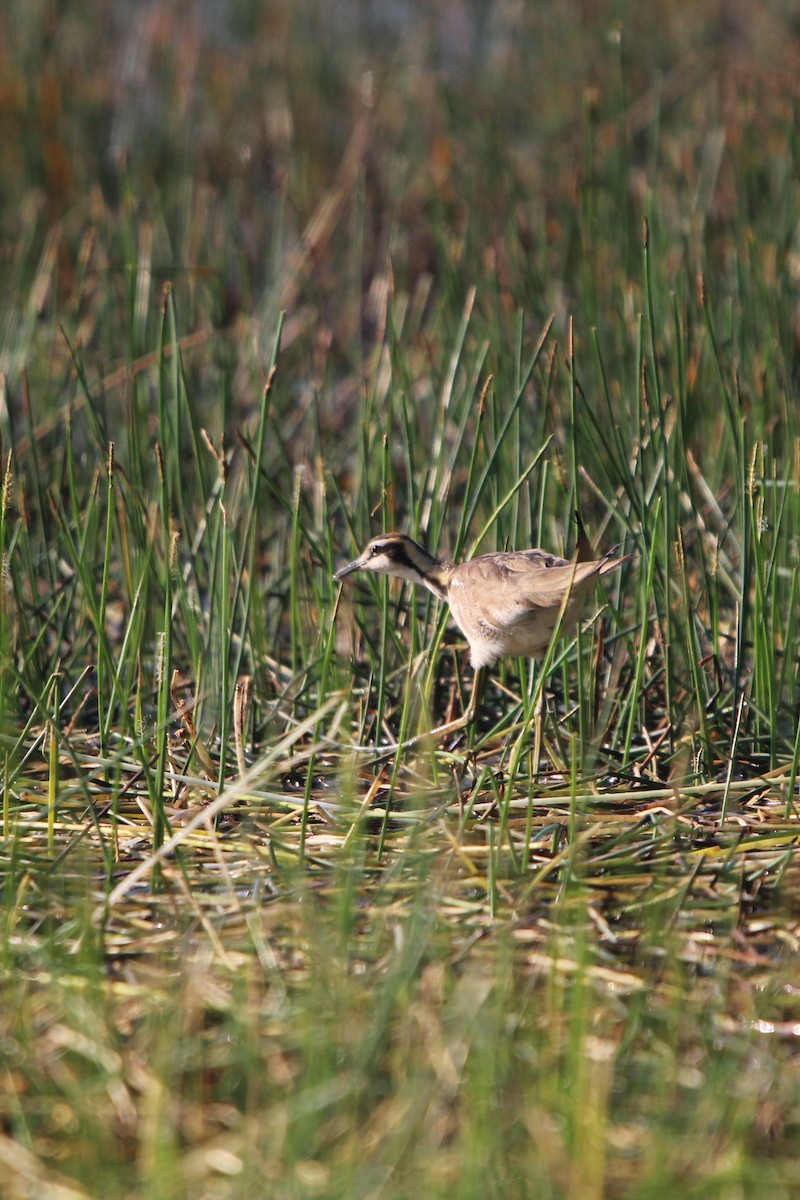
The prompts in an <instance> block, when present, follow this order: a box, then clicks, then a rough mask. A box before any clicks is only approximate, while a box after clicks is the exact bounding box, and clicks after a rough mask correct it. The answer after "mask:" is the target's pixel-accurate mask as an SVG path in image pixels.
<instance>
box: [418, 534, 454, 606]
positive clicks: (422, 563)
mask: <svg viewBox="0 0 800 1200" xmlns="http://www.w3.org/2000/svg"><path fill="white" fill-rule="evenodd" d="M420 550H421V547H420ZM452 573H453V567H452V564H451V563H449V562H446V561H445V560H444V559H441V558H434V556H433V555H432V554H428V552H427V551H424V552H422V553H417V554H415V555H414V563H413V573H412V575H411V577H412V578H413V579H414V581H415V582H416V583H421V584H422V585H423V586H424V587H426V588H427V589H428V591H430V592H433V594H434V596H438V598H439V599H440V600H446V599H447V585H448V584H449V582H450V576H451V575H452Z"/></svg>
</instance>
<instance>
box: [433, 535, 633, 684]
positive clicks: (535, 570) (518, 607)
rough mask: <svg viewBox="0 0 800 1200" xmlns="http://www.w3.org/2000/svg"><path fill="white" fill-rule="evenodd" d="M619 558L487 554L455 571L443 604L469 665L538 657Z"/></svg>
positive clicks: (567, 625)
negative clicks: (461, 637)
mask: <svg viewBox="0 0 800 1200" xmlns="http://www.w3.org/2000/svg"><path fill="white" fill-rule="evenodd" d="M623 561H624V559H614V558H602V559H598V560H596V561H594V562H574V561H571V560H569V559H565V558H560V557H559V556H558V555H556V554H549V553H548V552H547V551H545V550H522V551H516V552H501V553H498V554H486V555H482V556H481V557H480V558H473V559H470V560H469V561H468V562H465V563H461V564H460V565H459V566H457V567H454V568H453V570H452V572H451V574H450V578H449V581H448V588H447V600H448V603H449V605H450V610H451V612H452V614H453V619H454V620H455V622H456V624H457V625H458V627H459V629H461V631H462V633H463V634H464V636H465V637H466V639H467V641H468V642H469V646H470V657H471V660H472V665H473V666H474V667H476V668H477V667H483V666H488V665H489V664H491V663H493V662H495V661H496V660H497V659H498V658H501V657H502V656H503V655H507V654H508V655H513V656H522V657H534V658H539V657H542V656H543V655H544V654H545V653H546V651H547V647H548V646H549V645H550V641H551V639H552V636H553V633H554V631H555V629H556V626H557V625H558V622H559V615H560V613H561V609H562V604H564V603H565V597H566V603H565V607H564V613H563V618H562V621H561V630H562V632H567V631H568V630H569V629H571V628H572V627H573V626H574V625H575V624H576V623H577V622H578V621H579V620H580V617H581V614H582V612H583V609H584V607H585V604H586V600H587V598H588V597H589V595H590V594H591V592H592V590H593V589H594V587H595V585H596V583H597V579H598V578H599V576H600V575H605V574H606V573H607V572H609V571H613V570H615V569H616V568H617V567H618V566H619V565H620V564H621V563H622V562H623Z"/></svg>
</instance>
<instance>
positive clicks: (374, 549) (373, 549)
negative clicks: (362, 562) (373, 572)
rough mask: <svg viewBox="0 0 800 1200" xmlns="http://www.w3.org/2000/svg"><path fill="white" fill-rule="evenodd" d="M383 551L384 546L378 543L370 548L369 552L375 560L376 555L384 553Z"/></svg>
mask: <svg viewBox="0 0 800 1200" xmlns="http://www.w3.org/2000/svg"><path fill="white" fill-rule="evenodd" d="M382 551H383V546H382V545H381V544H380V542H376V543H375V545H374V546H370V548H369V552H370V555H371V556H372V558H374V557H375V555H376V554H380V553H382Z"/></svg>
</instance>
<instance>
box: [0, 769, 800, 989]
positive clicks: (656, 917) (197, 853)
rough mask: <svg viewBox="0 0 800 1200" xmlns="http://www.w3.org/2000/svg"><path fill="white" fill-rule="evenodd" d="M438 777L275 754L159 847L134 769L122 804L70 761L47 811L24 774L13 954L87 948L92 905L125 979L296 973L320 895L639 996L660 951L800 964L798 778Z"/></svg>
mask: <svg viewBox="0 0 800 1200" xmlns="http://www.w3.org/2000/svg"><path fill="white" fill-rule="evenodd" d="M76 762H80V763H81V764H83V765H84V766H85V775H84V776H83V777H82V778H81V777H80V774H79V771H78V770H76V767H75V763H76ZM443 762H444V766H442V765H441V764H439V765H438V766H436V765H434V768H433V769H432V768H431V762H430V760H429V761H428V762H423V761H422V759H418V760H413V759H412V760H411V761H410V762H409V764H408V765H405V766H392V767H389V766H387V765H385V764H383V765H379V766H376V767H373V768H365V767H364V766H363V765H362V764H361V763H360V762H357V761H356V762H354V761H353V758H352V756H349V755H347V754H345V753H341V754H334V753H322V752H319V753H317V754H316V755H311V754H307V753H304V752H303V753H300V754H299V755H297V756H295V755H292V754H290V755H287V756H285V757H279V756H278V757H276V756H272V757H269V756H268V759H267V760H264V761H262V762H261V763H256V764H255V765H254V766H253V767H252V768H251V769H250V770H249V771H248V772H247V773H246V774H245V775H244V776H243V777H241V778H240V779H238V780H237V781H235V782H233V783H231V784H229V785H228V786H227V787H226V788H225V789H224V790H221V791H220V790H219V789H218V787H217V785H215V784H213V783H210V782H209V781H208V780H204V779H201V778H194V777H191V776H189V775H186V774H180V773H178V772H175V771H173V772H171V773H169V775H168V779H167V786H168V788H169V792H170V798H171V802H170V804H169V805H168V806H167V807H166V810H165V816H166V820H167V827H166V833H165V837H164V840H163V842H162V844H161V845H160V846H157V845H156V844H155V843H154V833H153V830H154V823H153V818H152V813H151V811H150V804H149V800H148V793H147V789H146V787H145V780H144V778H143V774H142V772H141V770H140V769H139V768H138V767H136V766H135V764H133V763H125V762H119V761H118V762H117V763H116V770H117V772H118V773H119V775H120V778H118V779H117V781H116V784H115V799H109V796H108V792H107V789H106V787H105V786H104V785H102V784H101V783H100V782H99V780H100V778H101V777H102V774H103V769H102V765H101V764H99V763H98V762H92V761H91V758H90V756H88V755H84V756H83V757H78V756H73V757H72V758H71V759H70V769H71V772H72V778H68V777H67V775H66V764H65V774H64V776H63V777H62V779H61V781H60V787H59V791H58V795H57V797H56V798H55V802H54V801H53V795H52V791H51V792H50V793H49V792H48V786H47V777H46V770H45V764H44V763H42V764H40V770H37V768H36V766H35V764H34V763H33V762H30V763H29V764H28V766H27V770H26V773H25V776H24V777H21V776H20V777H18V779H17V784H16V786H15V788H14V790H13V793H11V794H8V795H7V796H6V799H5V806H4V820H5V824H6V828H5V831H4V832H5V838H4V841H3V849H2V873H3V876H4V877H5V881H6V885H7V892H8V890H9V887H10V888H11V892H12V897H11V906H10V914H9V918H8V934H9V937H10V938H11V939H12V941H14V940H16V941H17V944H20V943H25V942H30V943H31V944H35V942H36V940H37V938H38V937H39V936H41V935H42V931H43V930H49V929H50V928H51V924H52V922H53V921H54V920H56V921H60V922H62V924H63V923H64V922H66V923H67V924H66V927H65V928H64V929H62V935H63V936H66V937H67V938H69V936H70V933H69V922H70V920H72V921H73V923H74V925H75V933H74V936H75V938H78V937H81V936H85V924H84V923H82V922H80V921H78V920H76V919H75V917H74V914H75V911H76V906H82V907H83V909H84V910H85V907H86V905H89V906H90V908H91V924H92V927H93V928H94V929H95V930H96V931H97V932H98V933H99V934H100V935H101V936H102V947H103V953H104V954H105V955H106V956H107V958H108V960H109V961H110V962H111V963H116V964H117V965H118V966H119V964H122V963H124V962H128V963H131V962H135V963H137V964H138V965H139V967H140V968H142V969H144V965H145V964H146V962H147V960H148V958H150V957H152V956H153V955H157V957H158V962H159V963H160V964H161V965H162V966H163V965H164V963H165V954H166V955H167V957H169V954H170V953H174V955H175V956H180V955H185V953H186V951H187V946H188V945H189V944H190V943H192V942H193V941H194V940H195V939H198V938H199V939H201V941H202V942H203V943H204V944H205V945H206V946H207V947H208V948H209V950H210V952H211V953H212V954H213V955H215V956H218V957H219V959H220V961H221V962H222V963H224V964H226V965H228V966H230V967H234V968H235V967H236V965H237V963H238V962H239V961H240V959H241V957H242V956H252V955H253V953H254V952H255V953H256V954H257V955H258V956H259V957H261V958H262V960H264V961H268V962H269V963H270V964H272V965H273V966H274V965H275V964H280V967H281V970H282V971H284V972H286V973H287V978H292V977H298V978H299V977H301V976H302V972H303V969H304V967H303V950H302V946H303V937H302V936H299V930H300V928H301V926H302V925H303V923H304V922H305V921H306V920H307V916H306V915H304V913H303V905H304V903H305V902H306V901H307V899H308V897H309V896H311V897H313V898H314V903H316V904H319V905H322V906H325V905H328V906H332V905H336V904H340V903H341V902H342V897H343V896H345V895H346V896H347V897H348V902H351V903H352V904H353V908H354V911H355V914H356V916H355V922H356V924H359V923H360V924H361V925H363V927H364V929H367V928H368V927H369V926H370V924H371V923H372V922H373V921H374V919H375V917H376V914H379V915H380V918H381V920H382V921H384V922H385V921H394V922H401V921H402V920H403V919H404V918H407V917H408V916H410V915H411V914H412V913H413V912H414V911H415V908H416V907H417V906H418V905H419V903H420V895H421V893H424V896H425V904H426V906H428V907H429V908H430V906H433V910H432V911H433V913H434V917H435V921H436V923H437V926H438V928H439V929H440V931H441V934H442V937H443V938H446V939H448V944H449V951H450V953H451V954H453V955H454V956H456V957H458V956H462V955H464V954H467V953H475V952H477V951H476V947H478V946H483V945H485V944H487V943H489V944H491V940H492V938H493V937H494V936H495V935H496V934H497V933H498V932H499V931H504V932H505V933H506V934H509V935H510V936H511V938H512V941H513V945H514V946H515V947H516V951H517V953H518V955H519V960H520V963H521V964H523V965H525V966H526V967H527V968H528V969H529V970H530V972H531V973H532V975H541V974H551V973H556V974H562V975H564V976H565V977H568V976H569V975H570V974H571V973H573V972H574V971H575V970H577V969H578V967H579V966H581V967H585V968H586V969H587V970H588V972H589V974H590V976H591V977H593V978H594V979H596V981H597V982H598V984H600V985H602V986H613V987H614V988H615V989H617V990H622V991H625V992H630V991H635V990H636V989H643V988H650V987H652V986H653V985H654V983H656V982H658V981H659V980H660V978H661V972H662V969H663V964H664V961H665V959H664V952H663V943H664V941H665V939H666V938H667V937H668V938H669V939H670V943H671V945H672V946H673V947H675V946H676V939H677V945H678V953H677V960H678V961H682V962H683V963H685V964H688V965H690V966H692V967H693V968H694V969H695V970H697V971H705V970H708V969H710V967H711V966H712V964H713V963H715V962H720V961H723V960H725V961H727V962H735V963H736V964H737V967H738V968H739V969H740V970H742V969H744V970H749V971H752V972H753V973H754V974H755V975H759V974H761V973H763V972H769V971H774V970H775V969H776V968H777V969H780V964H781V963H782V962H785V961H786V959H787V956H791V955H792V954H794V953H796V951H797V949H798V946H799V945H800V866H799V865H798V862H797V859H796V847H797V842H798V838H800V817H799V816H798V811H797V804H796V802H795V800H794V799H792V800H791V801H790V800H789V798H788V789H789V787H790V786H791V783H792V776H791V772H790V771H789V769H787V770H786V771H772V772H771V773H769V774H764V775H761V776H755V777H750V778H732V777H727V778H725V779H723V780H722V781H719V782H689V783H680V784H678V783H674V784H659V783H657V782H654V781H653V780H646V779H637V780H631V781H629V782H626V781H623V780H621V779H619V778H617V779H613V778H611V777H607V778H606V779H605V780H603V781H597V782H595V783H593V784H590V783H588V782H583V783H581V782H577V783H576V782H573V783H572V784H570V781H569V780H567V779H565V778H563V777H560V776H555V775H551V776H545V777H543V778H541V779H539V780H536V779H531V778H529V777H524V776H518V777H517V779H516V780H515V782H514V785H513V787H510V786H509V785H508V784H507V782H506V781H504V779H503V777H502V773H501V772H498V773H497V774H495V773H494V771H493V770H492V769H490V768H488V767H487V766H486V764H484V765H482V766H480V765H479V764H478V763H475V762H473V763H469V761H468V760H466V759H464V760H462V761H461V762H460V764H459V763H457V761H456V760H455V758H453V759H452V761H451V759H450V758H448V756H443ZM631 784H633V785H634V786H631ZM187 939H188V941H187ZM367 940H368V939H367ZM587 955H588V957H587Z"/></svg>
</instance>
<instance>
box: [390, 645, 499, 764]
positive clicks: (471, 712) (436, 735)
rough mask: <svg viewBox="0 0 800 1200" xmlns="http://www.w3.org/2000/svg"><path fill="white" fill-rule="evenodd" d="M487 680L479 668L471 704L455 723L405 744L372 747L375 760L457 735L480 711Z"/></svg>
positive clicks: (474, 682)
mask: <svg viewBox="0 0 800 1200" xmlns="http://www.w3.org/2000/svg"><path fill="white" fill-rule="evenodd" d="M485 678H486V671H485V670H484V669H483V668H481V667H479V668H478V669H477V670H476V672H475V676H474V678H473V680H472V691H471V692H470V697H469V704H468V705H467V707H466V708H465V709H464V711H463V713H462V714H461V716H460V717H457V718H456V720H455V721H447V722H446V723H445V724H444V725H437V726H436V728H435V729H428V730H426V732H425V733H418V734H416V735H415V736H414V737H412V738H407V739H406V740H405V741H404V742H397V743H396V744H395V745H394V746H379V747H377V748H375V749H372V747H370V750H371V752H372V754H373V756H374V757H375V758H388V756H389V755H390V754H396V753H397V751H398V750H413V749H414V748H415V747H416V746H421V745H422V744H423V743H424V742H430V741H439V739H440V738H443V737H447V735H448V734H449V733H456V732H457V730H459V729H464V728H466V726H468V725H471V724H472V721H473V720H474V718H475V714H476V712H477V711H478V702H479V700H480V697H481V694H482V692H483V685H484V681H485Z"/></svg>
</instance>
